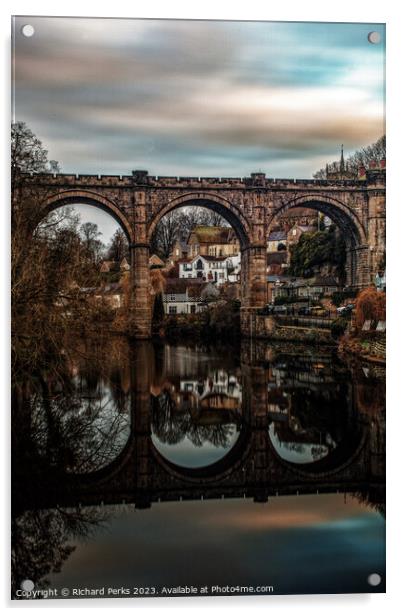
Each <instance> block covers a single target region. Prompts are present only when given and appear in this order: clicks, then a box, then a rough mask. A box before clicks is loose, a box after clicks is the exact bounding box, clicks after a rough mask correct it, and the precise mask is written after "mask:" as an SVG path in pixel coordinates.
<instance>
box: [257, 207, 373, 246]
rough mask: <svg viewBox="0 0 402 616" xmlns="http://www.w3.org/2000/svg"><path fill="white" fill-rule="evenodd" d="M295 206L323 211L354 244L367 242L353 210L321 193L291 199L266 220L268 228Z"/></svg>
mask: <svg viewBox="0 0 402 616" xmlns="http://www.w3.org/2000/svg"><path fill="white" fill-rule="evenodd" d="M296 207H305V208H311V209H312V210H317V211H319V212H323V213H324V214H326V215H327V216H328V217H329V218H331V220H333V221H334V223H335V224H336V225H338V227H339V228H340V229H342V231H344V232H345V233H346V235H347V237H349V238H351V239H352V243H353V244H354V245H361V244H365V243H366V242H367V237H366V232H365V230H364V227H363V225H362V224H361V222H360V220H359V219H358V217H357V215H356V214H355V213H354V211H353V210H352V209H351V208H350V207H349V206H347V205H345V204H344V203H342V202H341V201H338V200H337V199H334V198H333V197H328V196H323V195H302V196H300V197H296V198H295V199H291V200H290V201H288V202H287V203H285V204H284V205H282V206H281V207H280V208H279V209H278V210H277V211H276V212H275V213H274V214H272V216H271V217H270V219H269V220H268V230H269V229H270V228H271V226H272V225H273V223H274V222H276V219H277V218H278V216H280V215H281V214H284V213H285V212H287V211H288V210H290V209H292V208H296Z"/></svg>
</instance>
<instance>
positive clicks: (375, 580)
mask: <svg viewBox="0 0 402 616" xmlns="http://www.w3.org/2000/svg"><path fill="white" fill-rule="evenodd" d="M367 582H368V583H369V584H370V586H378V585H379V584H381V575H378V573H371V574H370V575H369V576H368V578H367Z"/></svg>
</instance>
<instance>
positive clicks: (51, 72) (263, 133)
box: [14, 17, 385, 178]
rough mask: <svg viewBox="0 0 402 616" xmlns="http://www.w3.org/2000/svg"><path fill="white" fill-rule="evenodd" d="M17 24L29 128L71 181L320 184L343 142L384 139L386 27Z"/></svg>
mask: <svg viewBox="0 0 402 616" xmlns="http://www.w3.org/2000/svg"><path fill="white" fill-rule="evenodd" d="M27 23H30V24H32V25H33V26H34V28H35V34H34V35H33V36H32V37H31V38H26V37H24V36H23V35H22V34H21V27H22V26H23V25H24V24H27ZM15 26H16V27H15V105H14V108H15V119H17V120H23V121H25V122H27V124H28V125H29V126H30V127H31V128H32V130H33V131H34V132H35V133H36V134H37V135H38V136H39V137H40V138H41V139H42V141H43V143H44V144H45V145H46V147H47V148H48V150H49V156H50V157H51V158H54V159H56V160H58V161H59V162H60V164H61V167H62V170H63V171H64V172H74V173H116V174H129V173H131V170H132V169H148V170H149V172H150V173H152V174H155V175H197V176H198V175H213V176H217V175H218V176H219V175H229V176H243V175H248V174H249V173H250V172H252V171H258V170H263V171H265V172H266V173H267V175H268V176H269V177H292V178H293V177H311V174H312V173H314V171H316V170H317V168H320V167H322V166H323V165H325V163H326V162H327V161H331V160H333V159H334V158H337V157H338V153H339V150H340V145H341V143H344V144H345V152H346V153H349V152H353V151H354V150H355V149H357V148H359V147H361V146H363V145H366V144H369V143H371V142H373V141H374V140H376V139H377V138H378V137H380V136H381V135H382V134H383V132H384V118H383V97H384V91H383V68H384V38H385V32H384V27H383V26H381V25H373V24H322V23H316V24H309V23H270V22H213V21H175V20H171V21H169V20H168V21H164V20H123V19H81V18H79V19H78V18H75V19H74V18H57V17H53V18H32V17H29V18H27V17H25V18H23V17H18V18H16V22H15ZM373 30H374V31H379V32H380V33H381V35H382V42H381V43H380V44H378V45H373V44H370V43H369V42H368V40H367V35H368V33H369V32H370V31H373Z"/></svg>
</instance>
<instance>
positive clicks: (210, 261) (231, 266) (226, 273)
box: [179, 254, 240, 286]
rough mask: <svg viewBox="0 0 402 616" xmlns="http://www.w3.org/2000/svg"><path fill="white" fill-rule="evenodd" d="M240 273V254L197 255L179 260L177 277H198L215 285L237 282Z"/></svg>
mask: <svg viewBox="0 0 402 616" xmlns="http://www.w3.org/2000/svg"><path fill="white" fill-rule="evenodd" d="M239 273H240V254H235V255H232V256H229V257H215V256H212V255H198V256H196V257H194V258H193V259H181V260H180V261H179V278H199V279H200V280H203V281H204V282H213V283H215V284H216V285H218V286H219V285H221V284H224V283H225V282H228V281H229V282H237V280H238V276H239Z"/></svg>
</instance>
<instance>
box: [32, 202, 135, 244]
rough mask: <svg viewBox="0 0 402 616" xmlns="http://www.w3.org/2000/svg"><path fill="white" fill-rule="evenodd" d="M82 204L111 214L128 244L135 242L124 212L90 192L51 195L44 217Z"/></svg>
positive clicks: (44, 205)
mask: <svg viewBox="0 0 402 616" xmlns="http://www.w3.org/2000/svg"><path fill="white" fill-rule="evenodd" d="M80 203H85V204H88V205H92V206H94V207H98V208H100V209H101V210H103V211H104V212H106V213H107V214H110V215H111V216H112V217H113V218H114V219H115V220H116V221H117V222H118V223H119V225H120V226H121V228H122V229H123V231H124V233H125V234H126V237H127V240H128V242H129V243H132V242H134V234H133V230H132V228H131V225H130V223H129V221H128V219H127V218H126V217H125V215H124V214H123V212H122V211H121V210H120V209H119V208H118V207H117V206H116V205H115V204H114V203H113V202H112V201H110V199H107V198H106V197H103V196H102V195H99V194H98V193H94V192H92V191H89V190H65V191H63V192H59V193H56V194H54V195H51V196H50V197H48V198H47V199H46V200H45V201H44V203H43V204H42V207H43V209H44V216H46V215H47V214H49V213H50V212H52V211H53V210H56V209H57V208H58V207H61V206H63V205H79V204H80Z"/></svg>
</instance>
